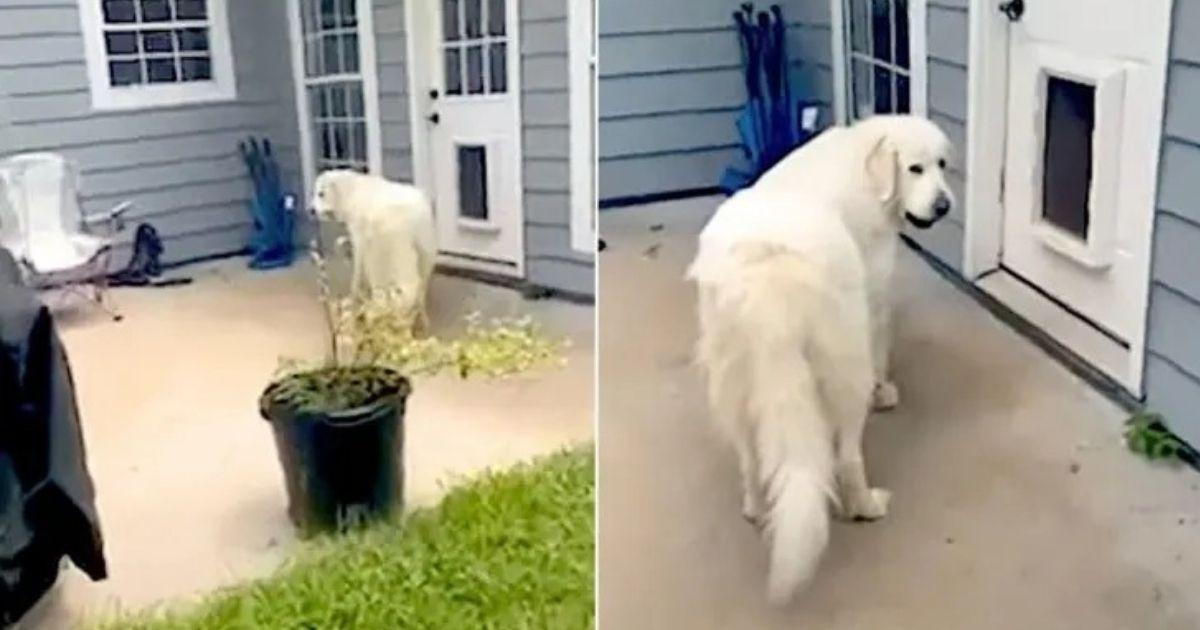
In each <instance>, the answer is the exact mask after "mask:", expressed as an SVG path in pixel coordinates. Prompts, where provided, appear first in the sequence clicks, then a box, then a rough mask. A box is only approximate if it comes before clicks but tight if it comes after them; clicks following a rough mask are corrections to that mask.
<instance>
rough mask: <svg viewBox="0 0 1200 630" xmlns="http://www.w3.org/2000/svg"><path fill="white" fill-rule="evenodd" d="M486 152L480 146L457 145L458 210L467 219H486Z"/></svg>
mask: <svg viewBox="0 0 1200 630" xmlns="http://www.w3.org/2000/svg"><path fill="white" fill-rule="evenodd" d="M487 196H488V195H487V152H486V149H485V148H484V147H481V146H463V145H460V146H459V147H458V212H459V215H460V216H462V217H464V218H468V219H478V220H480V221H486V220H487V218H488V203H487Z"/></svg>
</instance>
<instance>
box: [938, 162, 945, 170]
mask: <svg viewBox="0 0 1200 630" xmlns="http://www.w3.org/2000/svg"><path fill="white" fill-rule="evenodd" d="M938 168H940V169H942V170H945V169H946V160H938Z"/></svg>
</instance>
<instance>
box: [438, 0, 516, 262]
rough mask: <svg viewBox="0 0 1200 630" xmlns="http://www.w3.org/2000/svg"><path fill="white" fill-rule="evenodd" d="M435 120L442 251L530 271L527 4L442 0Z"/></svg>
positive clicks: (452, 259)
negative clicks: (525, 146)
mask: <svg viewBox="0 0 1200 630" xmlns="http://www.w3.org/2000/svg"><path fill="white" fill-rule="evenodd" d="M431 5H434V7H435V8H434V11H435V12H436V15H435V23H436V24H438V25H439V26H440V28H439V29H438V33H439V35H440V36H439V37H435V38H431V41H432V44H433V48H434V50H432V51H430V54H429V56H428V59H429V60H430V61H431V63H432V66H433V68H434V71H433V72H432V76H431V81H430V83H431V86H432V87H431V89H430V91H429V97H430V98H431V99H432V103H431V104H430V107H429V110H428V111H429V112H430V113H429V114H428V116H427V124H428V125H429V136H428V137H429V143H430V150H429V159H430V160H431V162H432V164H431V165H430V166H431V168H430V170H431V172H432V175H433V177H432V182H433V190H432V193H433V198H434V203H435V206H436V209H437V229H438V240H439V247H440V249H441V253H442V255H443V256H444V257H446V258H448V259H449V262H451V263H452V264H459V265H463V266H468V267H475V268H482V269H485V270H488V271H493V272H498V273H502V274H505V275H511V276H518V277H519V276H522V275H523V274H524V254H523V238H522V236H523V235H522V232H523V212H522V207H521V204H522V195H521V153H520V147H521V143H520V129H521V126H520V110H519V105H518V102H519V98H520V88H519V85H518V84H517V77H518V72H517V68H518V64H519V63H520V51H519V50H518V47H517V39H516V28H517V22H518V18H517V0H440V1H439V2H432V3H431Z"/></svg>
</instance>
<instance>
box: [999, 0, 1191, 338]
mask: <svg viewBox="0 0 1200 630" xmlns="http://www.w3.org/2000/svg"><path fill="white" fill-rule="evenodd" d="M1171 4H1172V3H1171V1H1170V0H1145V1H1139V2H1130V1H1128V0H1089V1H1088V2H1086V3H1083V2H1079V1H1078V0H1025V1H1024V2H1021V1H1019V0H1018V2H1014V3H1008V6H1009V7H1010V10H1009V12H1008V15H1007V17H1008V18H1009V19H1010V25H1009V27H1008V36H1007V40H1008V41H1007V44H1008V86H1007V93H1008V106H1007V131H1006V149H1005V151H1006V153H1005V158H1004V167H1003V168H1004V170H1003V173H1004V174H1003V184H1002V188H1003V190H1002V200H1003V201H1002V203H1003V228H1002V229H1003V239H1002V249H1001V254H1000V262H1001V265H1002V267H1003V269H1004V270H1005V271H1006V272H1008V273H1009V274H1012V275H1013V276H1016V277H1017V278H1019V279H1020V281H1022V282H1024V283H1026V284H1028V285H1031V286H1032V287H1034V288H1035V289H1036V290H1037V291H1038V292H1040V293H1041V294H1043V295H1044V296H1046V297H1048V298H1049V300H1050V301H1052V302H1054V303H1055V304H1057V305H1058V307H1059V308H1060V309H1062V310H1063V311H1065V312H1067V313H1069V314H1070V316H1071V317H1074V318H1076V319H1077V320H1079V321H1082V322H1083V323H1085V324H1086V325H1088V326H1091V327H1092V328H1094V329H1096V330H1097V331H1099V332H1100V333H1101V334H1102V335H1104V336H1105V337H1108V338H1109V339H1110V340H1112V341H1113V342H1116V344H1118V345H1120V346H1122V347H1125V348H1129V347H1130V345H1131V344H1140V342H1141V339H1140V336H1141V334H1142V332H1141V331H1142V330H1143V328H1142V327H1143V325H1144V321H1143V320H1144V317H1145V310H1144V309H1145V300H1144V295H1145V293H1146V291H1147V273H1148V265H1149V256H1150V240H1151V239H1150V234H1151V228H1152V223H1153V216H1154V194H1155V193H1154V191H1155V183H1156V177H1157V164H1158V149H1159V133H1160V132H1159V126H1160V124H1161V111H1162V105H1163V103H1162V99H1163V82H1164V78H1165V72H1166V71H1165V67H1166V47H1167V41H1168V38H1169V36H1168V31H1169V21H1170V12H1171Z"/></svg>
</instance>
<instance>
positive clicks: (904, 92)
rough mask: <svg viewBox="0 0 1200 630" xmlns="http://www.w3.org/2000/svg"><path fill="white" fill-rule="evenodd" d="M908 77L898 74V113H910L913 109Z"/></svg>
mask: <svg viewBox="0 0 1200 630" xmlns="http://www.w3.org/2000/svg"><path fill="white" fill-rule="evenodd" d="M911 90H912V88H911V86H910V85H909V82H908V77H906V76H903V75H899V74H898V75H896V113H897V114H908V113H910V112H911V111H912V93H911Z"/></svg>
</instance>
